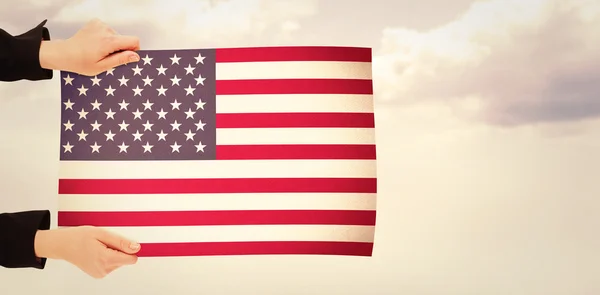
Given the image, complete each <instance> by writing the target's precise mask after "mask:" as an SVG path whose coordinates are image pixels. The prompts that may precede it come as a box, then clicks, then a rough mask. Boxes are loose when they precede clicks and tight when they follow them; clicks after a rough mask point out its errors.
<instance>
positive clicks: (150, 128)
mask: <svg viewBox="0 0 600 295" xmlns="http://www.w3.org/2000/svg"><path fill="white" fill-rule="evenodd" d="M153 125H154V124H150V121H148V120H146V123H144V124H142V126H144V131H146V130H150V131H152V126H153Z"/></svg>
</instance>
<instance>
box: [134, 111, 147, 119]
mask: <svg viewBox="0 0 600 295" xmlns="http://www.w3.org/2000/svg"><path fill="white" fill-rule="evenodd" d="M143 113H144V112H140V109H137V110H136V111H135V112H133V119H134V120H135V119H140V120H141V119H142V114H143Z"/></svg>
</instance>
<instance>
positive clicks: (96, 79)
mask: <svg viewBox="0 0 600 295" xmlns="http://www.w3.org/2000/svg"><path fill="white" fill-rule="evenodd" d="M100 81H102V79H98V76H94V78H92V86H94V85H98V86H100Z"/></svg>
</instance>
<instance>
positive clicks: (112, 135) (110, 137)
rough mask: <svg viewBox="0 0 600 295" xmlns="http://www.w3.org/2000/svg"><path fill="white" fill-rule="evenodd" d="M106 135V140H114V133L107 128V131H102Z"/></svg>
mask: <svg viewBox="0 0 600 295" xmlns="http://www.w3.org/2000/svg"><path fill="white" fill-rule="evenodd" d="M104 135H106V141H109V140H112V141H114V138H115V135H116V134H114V133H112V131H110V130H108V133H104Z"/></svg>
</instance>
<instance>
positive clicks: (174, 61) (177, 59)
mask: <svg viewBox="0 0 600 295" xmlns="http://www.w3.org/2000/svg"><path fill="white" fill-rule="evenodd" d="M170 59H171V61H172V63H171V64H172V65H174V64H179V60H180V59H181V57H177V54H174V55H173V57H170Z"/></svg>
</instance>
